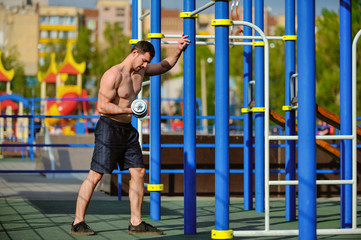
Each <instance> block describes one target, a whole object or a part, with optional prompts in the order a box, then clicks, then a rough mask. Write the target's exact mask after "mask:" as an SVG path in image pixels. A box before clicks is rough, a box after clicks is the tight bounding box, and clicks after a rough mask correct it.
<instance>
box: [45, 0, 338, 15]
mask: <svg viewBox="0 0 361 240" xmlns="http://www.w3.org/2000/svg"><path fill="white" fill-rule="evenodd" d="M209 1H210V0H196V8H199V7H201V6H203V5H204V4H206V3H208V2H209ZM96 2H97V0H49V5H51V6H60V5H62V6H76V7H80V8H95V5H96ZM161 2H162V7H163V8H167V9H179V10H180V11H182V10H183V1H182V0H163V1H161ZM284 2H285V0H264V5H265V6H267V7H269V8H270V10H271V15H284ZM296 2H297V1H296ZM253 4H254V1H253ZM239 5H240V6H241V5H243V0H239ZM149 6H150V0H143V8H145V9H149ZM323 8H326V9H328V10H333V11H335V12H336V13H337V12H338V9H339V0H316V15H320V14H321V11H322V9H323ZM206 12H207V13H209V12H214V6H213V7H211V8H209V9H208V10H207V11H206Z"/></svg>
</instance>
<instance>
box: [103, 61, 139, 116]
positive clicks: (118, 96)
mask: <svg viewBox="0 0 361 240" xmlns="http://www.w3.org/2000/svg"><path fill="white" fill-rule="evenodd" d="M144 72H145V69H141V70H140V71H138V72H133V73H132V74H129V73H128V72H127V71H123V68H122V67H121V66H119V65H116V66H114V67H112V68H110V69H109V70H108V71H107V72H106V73H105V74H104V76H103V78H102V80H101V82H100V91H99V96H98V104H101V101H109V102H110V103H113V104H115V105H116V106H119V107H120V108H124V109H129V108H130V106H131V104H132V102H133V101H134V100H135V99H136V97H137V95H138V93H139V92H140V90H141V88H142V81H143V78H144ZM105 82H107V83H105ZM110 83H111V84H112V86H110V87H109V85H108V84H110ZM103 84H104V85H105V84H106V85H107V86H108V88H107V90H108V92H109V90H111V91H112V94H111V95H109V94H108V93H106V96H104V95H103V96H100V95H101V94H103V91H102V90H103V89H104V88H102V87H103V86H102V85H103ZM104 91H106V90H104ZM101 114H102V115H103V116H106V117H108V118H111V119H113V120H116V121H119V122H125V123H129V122H131V119H132V114H131V113H120V114H114V113H112V112H111V111H109V112H106V111H103V112H102V113H101Z"/></svg>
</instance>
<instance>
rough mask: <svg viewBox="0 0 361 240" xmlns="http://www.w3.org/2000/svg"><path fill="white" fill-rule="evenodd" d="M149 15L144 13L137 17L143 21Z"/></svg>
mask: <svg viewBox="0 0 361 240" xmlns="http://www.w3.org/2000/svg"><path fill="white" fill-rule="evenodd" d="M148 15H150V11H148V12H146V13H144V14H143V15H142V16H140V17H139V20H141V21H142V20H143V19H144V18H145V17H146V16H148Z"/></svg>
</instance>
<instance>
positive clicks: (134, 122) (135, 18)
mask: <svg viewBox="0 0 361 240" xmlns="http://www.w3.org/2000/svg"><path fill="white" fill-rule="evenodd" d="M132 23H133V24H132V39H130V40H129V43H130V44H132V47H133V46H134V45H135V44H136V43H137V41H138V0H132ZM132 125H133V127H134V128H135V129H138V119H137V118H136V117H134V116H132ZM120 176H121V175H120Z"/></svg>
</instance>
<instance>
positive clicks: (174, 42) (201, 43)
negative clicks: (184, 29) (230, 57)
mask: <svg viewBox="0 0 361 240" xmlns="http://www.w3.org/2000/svg"><path fill="white" fill-rule="evenodd" d="M162 44H178V42H177V41H162ZM214 44H215V43H214V42H205V41H196V45H214ZM229 45H234V46H241V45H249V46H252V45H253V42H230V43H229Z"/></svg>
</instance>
